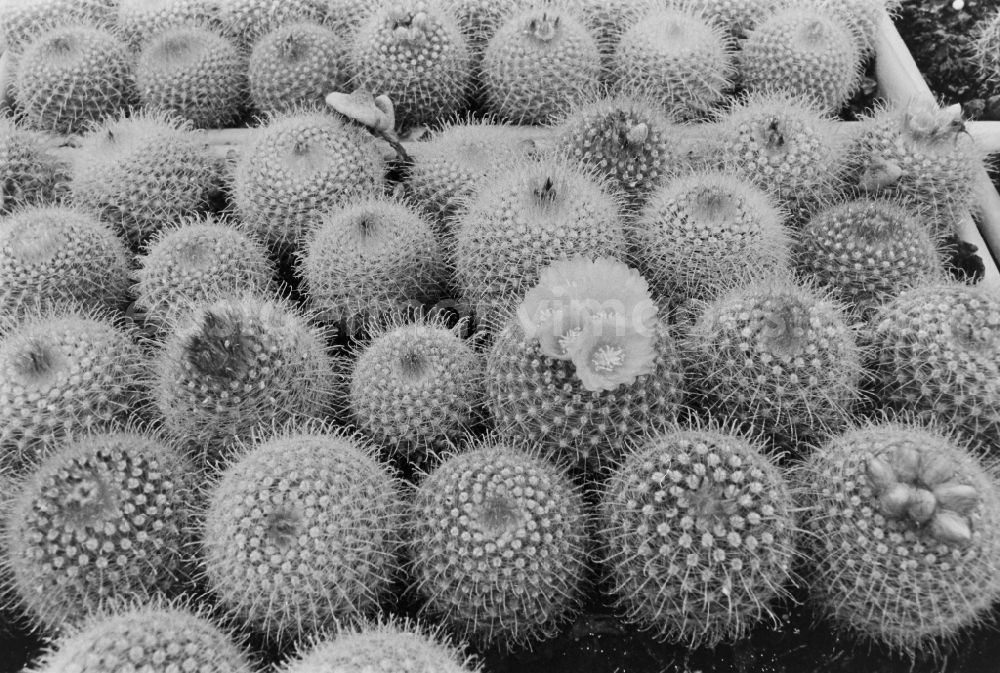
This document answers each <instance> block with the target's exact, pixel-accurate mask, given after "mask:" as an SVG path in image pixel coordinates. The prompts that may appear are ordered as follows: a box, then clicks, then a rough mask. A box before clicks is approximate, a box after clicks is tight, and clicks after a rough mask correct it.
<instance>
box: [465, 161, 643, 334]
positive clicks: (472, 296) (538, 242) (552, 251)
mask: <svg viewBox="0 0 1000 673" xmlns="http://www.w3.org/2000/svg"><path fill="white" fill-rule="evenodd" d="M455 237H456V243H455V247H454V250H453V259H454V265H455V280H456V282H457V284H458V286H459V287H460V288H461V291H462V297H463V299H464V300H465V301H466V302H467V303H468V305H469V306H470V308H472V309H473V310H475V311H476V313H477V315H478V316H479V318H480V320H481V321H482V322H483V323H484V324H486V325H489V326H490V327H491V328H492V327H495V326H496V322H497V321H498V320H501V319H502V317H503V315H504V312H505V311H506V310H509V308H510V307H511V306H512V305H513V304H514V303H515V302H517V301H519V300H520V299H521V298H522V297H523V295H524V293H525V291H526V290H527V289H528V288H529V287H531V285H533V284H534V283H535V282H536V281H537V280H538V273H539V271H540V270H541V269H542V268H543V267H545V266H546V265H547V264H549V263H550V262H552V261H555V260H557V259H564V258H571V257H573V256H575V255H587V256H592V257H600V256H614V257H620V256H623V255H624V252H625V236H624V225H623V223H622V218H621V215H620V213H619V203H618V200H617V199H616V198H615V197H614V196H613V195H611V194H610V193H608V192H607V191H606V186H605V182H604V181H603V180H601V179H600V178H599V177H598V176H597V175H596V174H594V172H593V171H592V170H590V169H587V168H586V167H584V166H581V165H580V164H578V163H577V162H575V161H574V160H571V159H568V158H561V157H559V156H557V155H548V156H542V157H532V158H525V159H521V160H515V161H512V162H510V163H508V164H505V165H500V166H498V167H496V169H495V171H493V172H491V175H490V177H489V178H488V179H487V180H486V181H484V182H483V183H481V187H480V189H478V190H477V191H476V193H475V194H474V196H473V197H472V198H470V199H469V201H468V203H467V205H466V206H465V208H464V209H463V210H462V211H461V212H460V214H459V216H458V219H457V220H456V221H455Z"/></svg>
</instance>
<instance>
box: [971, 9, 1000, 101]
mask: <svg viewBox="0 0 1000 673" xmlns="http://www.w3.org/2000/svg"><path fill="white" fill-rule="evenodd" d="M972 52H973V56H974V59H975V63H976V67H977V69H978V74H979V77H980V78H981V79H982V80H983V81H985V82H991V83H992V82H997V81H1000V9H997V10H996V11H994V12H992V13H990V14H989V15H988V16H987V17H985V18H984V19H983V20H981V21H980V22H979V23H978V24H977V26H976V33H975V35H974V40H973V42H972Z"/></svg>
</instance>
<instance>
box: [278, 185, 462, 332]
mask: <svg viewBox="0 0 1000 673" xmlns="http://www.w3.org/2000/svg"><path fill="white" fill-rule="evenodd" d="M444 261H445V260H444V254H443V251H442V250H441V248H440V244H439V242H438V241H437V239H436V237H435V236H434V231H433V229H432V228H431V224H430V222H428V221H427V219H426V218H425V217H424V216H423V215H422V214H421V213H419V212H418V211H416V210H415V208H414V206H412V205H410V204H407V203H406V202H404V201H400V200H397V199H394V198H392V197H382V196H372V197H367V198H359V199H354V200H352V201H351V202H349V203H347V204H345V205H344V206H343V207H340V208H334V209H331V210H330V211H328V212H327V213H325V214H323V215H321V216H320V217H319V218H318V220H317V222H316V225H315V226H314V228H313V230H312V231H311V232H310V233H309V235H308V238H307V239H306V240H305V243H304V245H303V249H302V252H301V254H300V255H299V263H298V267H297V270H296V271H297V274H298V276H299V277H300V278H302V282H303V285H304V288H305V292H306V295H307V296H308V298H309V299H308V302H309V305H310V307H311V308H312V309H313V310H314V311H315V312H316V315H317V317H318V318H319V319H320V320H322V321H323V322H325V323H328V324H331V325H338V326H340V327H342V328H343V329H345V330H347V331H349V332H355V331H357V330H358V329H360V328H361V327H362V323H363V321H364V320H366V319H372V318H375V319H378V318H379V317H380V316H385V315H389V314H392V313H393V312H395V311H398V310H401V309H403V308H405V307H406V306H409V305H413V304H420V303H423V302H428V301H433V300H434V299H436V298H438V297H439V296H440V295H441V293H442V289H443V287H444V283H445V280H446V277H447V273H446V268H445V264H444Z"/></svg>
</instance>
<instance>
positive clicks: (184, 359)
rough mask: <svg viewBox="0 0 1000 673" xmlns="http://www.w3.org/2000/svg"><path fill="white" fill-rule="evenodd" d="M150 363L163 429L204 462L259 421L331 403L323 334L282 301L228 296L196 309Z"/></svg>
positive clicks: (324, 408) (318, 413) (325, 408)
mask: <svg viewBox="0 0 1000 673" xmlns="http://www.w3.org/2000/svg"><path fill="white" fill-rule="evenodd" d="M154 366H155V374H154V380H153V395H154V399H155V402H156V405H157V407H158V409H159V411H160V413H161V415H162V417H163V424H164V427H165V429H166V430H167V431H168V432H169V434H171V435H172V436H174V437H176V438H177V439H178V440H180V441H184V442H186V443H187V444H188V445H189V446H190V447H191V448H192V449H193V450H195V451H197V452H198V453H199V454H200V455H201V457H202V458H204V459H207V460H213V459H215V458H218V457H219V456H220V455H222V454H223V453H224V452H225V451H226V450H227V447H228V446H230V445H231V444H232V443H233V442H235V441H237V440H241V439H247V438H249V437H250V435H251V433H252V432H253V431H254V430H255V429H256V428H257V426H258V425H260V424H262V423H264V424H279V423H284V422H287V421H289V420H291V419H296V418H312V417H316V418H322V417H323V416H325V415H326V414H327V413H329V412H330V411H331V405H332V404H333V403H334V400H333V399H332V394H333V391H334V390H335V389H336V380H335V376H334V373H333V364H332V361H331V359H330V357H329V356H328V355H327V352H326V344H325V343H324V341H323V338H322V335H321V334H320V333H319V331H318V330H316V329H314V328H313V327H311V326H310V325H309V323H307V322H306V319H305V316H303V315H302V314H301V313H299V312H298V311H297V310H295V309H293V308H291V307H290V306H288V305H287V304H286V303H285V302H283V301H279V300H273V299H265V298H258V297H254V296H252V295H247V296H228V297H225V298H221V299H217V300H214V301H211V302H207V303H203V304H199V305H197V306H196V307H193V308H192V310H191V311H190V312H189V313H188V314H187V315H185V316H184V317H183V319H182V320H181V321H180V322H178V323H177V325H176V326H175V327H174V329H173V331H172V332H171V333H170V335H169V336H168V337H167V339H166V341H165V343H164V344H163V349H162V350H161V351H160V352H159V353H158V354H157V356H156V359H155V362H154Z"/></svg>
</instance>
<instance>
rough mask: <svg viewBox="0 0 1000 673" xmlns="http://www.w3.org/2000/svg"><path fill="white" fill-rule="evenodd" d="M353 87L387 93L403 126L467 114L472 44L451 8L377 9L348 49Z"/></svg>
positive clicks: (396, 3)
mask: <svg viewBox="0 0 1000 673" xmlns="http://www.w3.org/2000/svg"><path fill="white" fill-rule="evenodd" d="M349 63H350V71H351V73H352V75H353V79H352V86H353V87H354V88H360V89H365V90H367V91H371V92H372V93H375V94H385V95H387V96H389V98H391V99H392V102H393V105H394V106H395V107H394V109H395V113H396V123H397V126H399V127H400V128H404V129H405V128H410V127H413V126H419V125H427V124H432V123H435V122H437V121H438V120H440V119H445V118H448V117H452V116H454V115H456V114H458V113H460V112H461V111H462V109H463V108H464V106H465V104H466V99H467V98H468V94H469V93H470V90H471V86H472V56H471V52H470V51H469V45H468V42H467V40H466V38H465V36H464V35H463V34H462V31H461V29H460V28H459V25H458V20H457V19H456V18H455V16H454V15H453V14H452V13H451V11H449V8H448V6H447V4H441V3H436V2H428V1H427V0H393V2H387V3H384V4H383V5H382V6H380V7H377V8H376V9H375V11H374V12H373V13H372V14H371V15H370V16H369V17H368V18H367V20H366V21H365V22H364V23H363V24H362V25H361V27H360V28H359V29H358V32H357V34H356V35H355V36H354V40H353V41H352V43H351V46H350V49H349Z"/></svg>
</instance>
